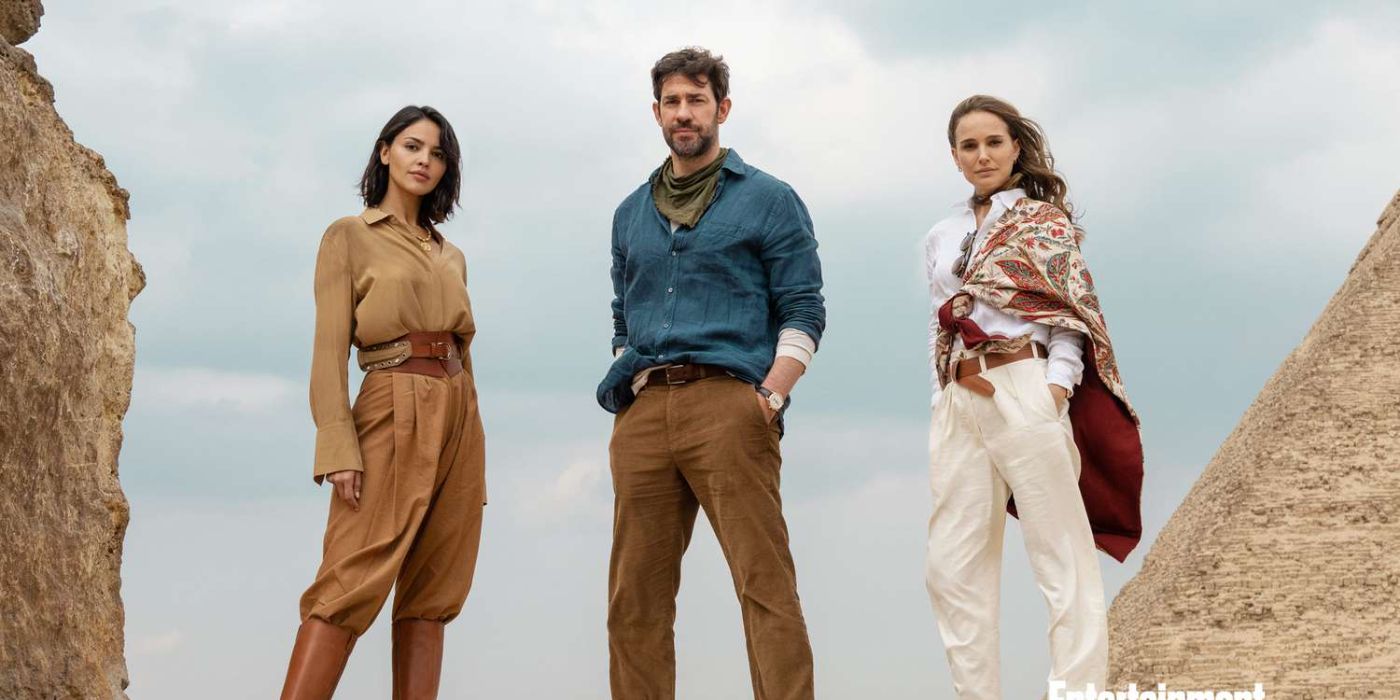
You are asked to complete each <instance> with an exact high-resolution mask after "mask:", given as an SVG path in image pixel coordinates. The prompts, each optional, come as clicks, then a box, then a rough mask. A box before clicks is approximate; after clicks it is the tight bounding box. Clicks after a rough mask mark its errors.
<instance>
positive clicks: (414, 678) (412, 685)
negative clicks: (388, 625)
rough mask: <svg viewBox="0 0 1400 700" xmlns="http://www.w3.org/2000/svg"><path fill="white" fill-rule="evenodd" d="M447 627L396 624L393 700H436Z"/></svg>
mask: <svg viewBox="0 0 1400 700" xmlns="http://www.w3.org/2000/svg"><path fill="white" fill-rule="evenodd" d="M445 627H446V625H444V624H443V623H442V622H439V621H437V620H399V621H397V622H395V623H394V700H436V698H437V696H438V681H439V679H440V678H441V677H442V637H443V630H444V628H445Z"/></svg>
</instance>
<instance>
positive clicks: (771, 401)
mask: <svg viewBox="0 0 1400 700" xmlns="http://www.w3.org/2000/svg"><path fill="white" fill-rule="evenodd" d="M768 407H769V408H771V409H773V410H774V411H781V410H783V397H781V396H778V395H777V394H769V395H768Z"/></svg>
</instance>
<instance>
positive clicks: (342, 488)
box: [326, 469, 364, 512]
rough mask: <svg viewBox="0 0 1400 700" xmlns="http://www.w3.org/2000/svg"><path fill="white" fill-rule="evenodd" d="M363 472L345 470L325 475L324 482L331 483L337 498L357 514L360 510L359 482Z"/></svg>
mask: <svg viewBox="0 0 1400 700" xmlns="http://www.w3.org/2000/svg"><path fill="white" fill-rule="evenodd" d="M363 475H364V472H360V471H355V470H354V469H346V470H343V471H338V472H331V473H330V474H327V475H326V480H327V481H329V482H331V486H332V487H333V488H334V489H335V493H336V495H337V496H340V497H341V499H343V500H344V501H345V503H346V505H348V506H350V508H351V509H353V510H355V511H356V512H358V511H359V510H360V480H361V478H362V476H363Z"/></svg>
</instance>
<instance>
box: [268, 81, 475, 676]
mask: <svg viewBox="0 0 1400 700" xmlns="http://www.w3.org/2000/svg"><path fill="white" fill-rule="evenodd" d="M460 188H461V150H460V147H459V146H458V143H457V137H456V135H455V134H454V133H453V131H452V126H451V125H450V124H448V122H447V119H446V118H444V117H443V116H442V114H441V113H439V112H438V111H437V110H435V109H433V108H431V107H412V106H410V107H405V108H403V109H401V110H399V112H398V113H397V114H395V115H394V116H393V118H391V119H390V120H389V122H388V123H387V124H385V125H384V128H383V130H382V131H381V132H380V134H379V138H378V139H377V140H376V141H375V144H374V150H373V152H372V153H371V154H370V159H369V164H368V165H367V166H366V168H365V172H364V176H363V177H362V179H361V181H360V192H361V196H362V197H363V199H364V203H365V207H366V209H365V211H364V212H363V213H361V214H360V215H358V216H348V217H345V218H342V219H340V220H338V221H336V222H335V223H333V224H331V226H330V228H329V229H327V230H326V233H325V236H324V237H323V238H322V239H321V248H320V252H319V254H318V255H317V258H316V275H315V288H316V333H315V341H314V348H313V352H312V360H311V414H312V417H313V418H314V419H315V422H316V459H315V471H314V476H315V479H316V481H317V483H320V482H321V480H322V479H325V480H328V481H330V482H331V485H332V487H333V494H332V497H331V504H330V518H329V521H328V522H327V524H326V535H325V544H324V558H323V559H322V562H321V568H320V570H319V572H318V573H317V574H316V579H315V581H314V582H313V583H312V584H311V587H310V588H308V589H307V590H306V593H305V594H304V595H302V598H301V619H302V624H301V628H300V629H299V631H298V632H297V639H296V646H295V647H294V648H293V650H292V658H291V662H290V664H289V666H288V669H287V680H286V683H285V684H284V686H283V689H282V699H283V700H290V699H292V698H296V699H298V700H301V699H313V698H314V699H324V698H330V697H331V695H332V694H333V693H334V692H335V686H336V684H337V683H338V682H339V680H340V674H341V672H342V671H343V670H344V668H345V662H346V660H347V659H348V657H349V655H350V650H351V649H352V648H353V647H354V644H355V639H356V638H358V637H359V636H360V635H361V634H363V633H364V632H365V630H366V629H367V628H368V627H369V626H370V623H371V622H373V621H374V618H375V616H376V615H378V613H379V610H380V608H381V607H382V606H383V605H384V601H385V599H386V598H387V597H388V595H389V590H390V588H393V589H395V596H394V607H393V669H394V670H393V673H394V698H395V699H396V700H409V699H414V700H417V699H420V698H435V697H437V688H438V678H439V675H440V671H441V668H442V640H443V627H444V625H445V624H446V623H447V622H449V621H450V620H452V618H454V617H456V616H457V613H458V612H460V611H461V609H462V604H463V603H464V602H465V600H466V597H467V591H468V589H470V587H471V581H472V573H473V570H474V569H475V566H476V554H477V545H478V543H479V542H480V539H481V516H482V506H484V505H485V500H486V499H485V493H486V480H485V444H484V441H485V438H484V435H483V432H482V427H481V417H480V416H479V415H478V413H477V400H476V385H475V382H474V381H473V379H472V371H471V359H470V355H469V352H468V348H469V346H470V344H471V340H472V336H473V335H474V334H475V332H476V324H475V323H474V322H473V321H472V311H471V301H470V300H469V299H468V297H467V287H466V281H467V279H466V274H467V273H466V261H465V259H464V258H463V256H462V251H460V250H458V249H457V247H456V246H454V245H452V244H451V243H450V242H448V241H447V240H446V239H445V238H444V237H443V236H442V234H441V233H440V232H439V231H438V230H437V224H440V223H442V222H443V221H446V220H447V218H448V217H449V216H450V215H451V214H452V210H453V207H454V206H455V205H456V203H457V201H458V194H459V191H460ZM351 345H354V346H355V348H356V349H357V353H356V355H357V359H358V363H359V365H360V368H361V369H363V370H365V371H366V372H367V374H366V375H365V377H364V381H363V383H362V384H361V385H360V391H359V395H358V397H357V398H356V399H355V405H354V407H353V408H351V406H350V402H349V401H348V372H347V368H346V364H347V359H348V356H349V352H350V346H351Z"/></svg>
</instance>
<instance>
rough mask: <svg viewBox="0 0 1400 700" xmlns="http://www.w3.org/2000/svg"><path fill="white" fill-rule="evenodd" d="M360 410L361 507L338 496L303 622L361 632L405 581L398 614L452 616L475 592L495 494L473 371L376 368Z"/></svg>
mask: <svg viewBox="0 0 1400 700" xmlns="http://www.w3.org/2000/svg"><path fill="white" fill-rule="evenodd" d="M353 412H354V417H355V432H356V433H357V435H358V436H359V441H360V454H361V457H362V458H363V461H364V468H365V473H364V476H363V481H362V484H361V492H360V494H361V495H360V510H359V511H358V512H356V511H354V510H352V509H351V508H350V506H349V505H347V504H346V503H345V502H344V501H343V500H341V499H340V498H339V497H337V496H335V494H334V493H332V495H331V509H330V519H329V521H328V522H327V524H326V539H325V545H324V555H323V559H322V562H321V568H320V570H319V571H318V572H317V574H316V580H315V581H314V582H313V583H312V584H311V587H310V588H308V589H307V590H306V593H305V594H303V595H302V597H301V619H302V621H305V620H306V619H307V618H308V617H316V618H320V619H322V620H325V621H326V622H329V623H331V624H334V625H339V626H341V627H344V628H346V629H348V630H350V631H351V632H353V633H354V634H355V635H357V636H358V635H361V634H363V633H364V632H365V630H366V629H369V626H370V623H372V622H374V618H375V617H376V616H378V614H379V610H380V608H382V607H383V605H384V601H385V600H386V599H387V598H388V597H389V590H390V589H391V588H393V589H394V590H395V595H394V609H393V619H394V620H406V619H424V620H441V621H443V622H448V621H450V620H452V618H454V617H456V616H457V613H459V612H461V610H462V605H463V603H464V602H465V601H466V598H467V592H468V591H469V590H470V589H471V583H472V573H473V572H474V570H475V569H476V555H477V546H478V544H479V543H480V541H481V517H482V506H483V505H484V503H485V500H486V477H485V472H486V458H485V435H484V433H483V432H482V427H481V416H480V415H479V414H478V413H477V407H476V386H475V384H474V383H473V381H472V377H471V373H469V372H461V373H459V374H457V376H455V377H448V378H437V377H428V376H423V375H418V374H408V373H402V372H385V371H375V372H370V373H369V374H368V375H366V376H365V380H364V383H363V384H362V385H361V386H360V394H359V397H358V398H356V400H355V406H354V409H353Z"/></svg>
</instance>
